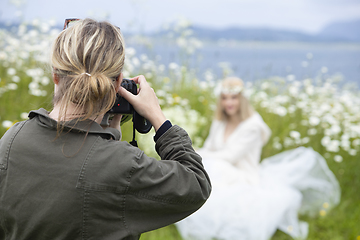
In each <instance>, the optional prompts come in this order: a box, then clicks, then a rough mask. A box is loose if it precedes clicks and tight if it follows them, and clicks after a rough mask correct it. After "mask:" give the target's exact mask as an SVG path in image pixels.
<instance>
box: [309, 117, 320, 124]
mask: <svg viewBox="0 0 360 240" xmlns="http://www.w3.org/2000/svg"><path fill="white" fill-rule="evenodd" d="M319 123H320V119H319V118H318V117H315V116H311V117H310V118H309V124H310V125H311V126H317V125H319Z"/></svg>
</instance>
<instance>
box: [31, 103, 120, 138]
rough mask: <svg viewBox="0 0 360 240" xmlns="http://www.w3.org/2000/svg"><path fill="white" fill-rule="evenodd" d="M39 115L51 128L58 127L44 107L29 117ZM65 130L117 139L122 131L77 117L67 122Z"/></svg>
mask: <svg viewBox="0 0 360 240" xmlns="http://www.w3.org/2000/svg"><path fill="white" fill-rule="evenodd" d="M35 117H37V119H38V121H39V122H40V123H41V124H43V125H45V126H47V127H50V128H55V129H56V127H57V121H55V120H54V119H52V118H50V117H49V112H48V111H46V110H45V109H43V108H40V109H39V110H34V111H31V112H30V113H29V118H30V119H32V118H35ZM64 130H66V131H71V132H79V133H89V134H97V135H100V136H101V137H102V138H105V139H111V138H112V139H115V140H120V138H121V133H120V131H118V130H117V129H115V128H110V127H109V128H106V129H103V128H102V127H101V126H100V125H99V124H98V123H97V122H95V121H93V120H90V119H87V120H84V121H78V122H76V119H74V120H71V121H68V122H65V124H64Z"/></svg>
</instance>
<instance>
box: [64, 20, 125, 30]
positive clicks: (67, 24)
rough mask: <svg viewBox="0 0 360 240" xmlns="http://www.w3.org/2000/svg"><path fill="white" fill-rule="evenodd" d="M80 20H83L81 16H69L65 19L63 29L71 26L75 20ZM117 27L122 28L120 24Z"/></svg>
mask: <svg viewBox="0 0 360 240" xmlns="http://www.w3.org/2000/svg"><path fill="white" fill-rule="evenodd" d="M79 20H81V19H80V18H67V19H65V23H64V28H63V30H65V29H67V28H69V27H71V26H72V25H73V24H74V23H75V22H77V21H79ZM115 27H117V28H118V29H119V30H120V28H119V27H118V26H115Z"/></svg>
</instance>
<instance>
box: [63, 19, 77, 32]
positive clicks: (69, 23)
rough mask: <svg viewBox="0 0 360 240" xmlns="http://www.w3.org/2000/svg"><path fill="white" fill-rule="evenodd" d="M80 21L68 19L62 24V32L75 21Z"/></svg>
mask: <svg viewBox="0 0 360 240" xmlns="http://www.w3.org/2000/svg"><path fill="white" fill-rule="evenodd" d="M79 20H80V19H79V18H68V19H65V23H64V28H63V30H65V29H67V28H69V27H71V25H72V24H73V23H74V22H76V21H79Z"/></svg>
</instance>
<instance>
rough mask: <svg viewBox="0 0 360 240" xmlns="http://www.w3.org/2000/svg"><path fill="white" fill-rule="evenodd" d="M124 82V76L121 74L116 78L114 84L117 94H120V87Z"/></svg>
mask: <svg viewBox="0 0 360 240" xmlns="http://www.w3.org/2000/svg"><path fill="white" fill-rule="evenodd" d="M122 80H123V74H122V73H120V75H119V76H118V77H117V78H116V81H115V83H114V84H115V90H116V92H118V91H119V90H120V85H121V82H122Z"/></svg>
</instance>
